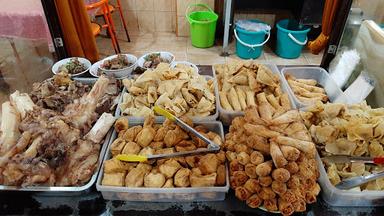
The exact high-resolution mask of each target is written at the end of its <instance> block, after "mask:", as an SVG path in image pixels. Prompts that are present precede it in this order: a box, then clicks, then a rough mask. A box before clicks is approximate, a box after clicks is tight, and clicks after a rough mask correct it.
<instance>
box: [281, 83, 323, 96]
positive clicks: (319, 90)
mask: <svg viewBox="0 0 384 216" xmlns="http://www.w3.org/2000/svg"><path fill="white" fill-rule="evenodd" d="M288 84H289V85H290V86H299V87H301V88H304V89H306V90H308V91H310V92H317V93H323V94H325V90H324V89H323V88H320V87H317V86H311V85H306V84H304V83H300V82H296V81H294V80H288Z"/></svg>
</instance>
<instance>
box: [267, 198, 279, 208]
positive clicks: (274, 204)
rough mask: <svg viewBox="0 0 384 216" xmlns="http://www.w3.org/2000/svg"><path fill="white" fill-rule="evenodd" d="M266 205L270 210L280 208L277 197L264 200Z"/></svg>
mask: <svg viewBox="0 0 384 216" xmlns="http://www.w3.org/2000/svg"><path fill="white" fill-rule="evenodd" d="M264 207H265V208H266V209H267V210H268V211H277V210H278V208H277V201H276V198H273V199H268V200H264Z"/></svg>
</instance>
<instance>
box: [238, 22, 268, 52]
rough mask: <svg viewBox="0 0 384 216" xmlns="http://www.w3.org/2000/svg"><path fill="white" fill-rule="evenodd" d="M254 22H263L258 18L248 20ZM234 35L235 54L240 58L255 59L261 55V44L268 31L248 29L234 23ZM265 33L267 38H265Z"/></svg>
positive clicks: (265, 41) (263, 42)
mask: <svg viewBox="0 0 384 216" xmlns="http://www.w3.org/2000/svg"><path fill="white" fill-rule="evenodd" d="M249 21H251V22H255V23H263V24H265V23H264V22H261V21H259V20H249ZM233 31H234V33H235V37H236V54H237V56H239V57H240V58H242V59H256V58H258V57H259V56H260V55H261V51H262V49H263V45H264V44H265V43H267V41H268V40H269V37H270V31H257V32H255V31H248V30H245V29H242V28H240V27H239V26H238V25H236V28H235V29H234V30H233ZM265 35H268V36H267V39H265Z"/></svg>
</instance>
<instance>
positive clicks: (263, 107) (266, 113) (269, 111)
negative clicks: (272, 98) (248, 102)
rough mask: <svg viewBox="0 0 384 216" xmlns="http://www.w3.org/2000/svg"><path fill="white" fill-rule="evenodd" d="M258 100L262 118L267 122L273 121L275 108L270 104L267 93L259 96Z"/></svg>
mask: <svg viewBox="0 0 384 216" xmlns="http://www.w3.org/2000/svg"><path fill="white" fill-rule="evenodd" d="M256 98H257V103H258V105H259V106H258V109H259V113H260V116H261V118H262V119H264V120H267V121H268V120H271V119H272V116H273V113H274V108H273V107H272V105H270V104H269V103H268V101H267V98H266V97H265V93H264V92H262V93H259V94H257V95H256Z"/></svg>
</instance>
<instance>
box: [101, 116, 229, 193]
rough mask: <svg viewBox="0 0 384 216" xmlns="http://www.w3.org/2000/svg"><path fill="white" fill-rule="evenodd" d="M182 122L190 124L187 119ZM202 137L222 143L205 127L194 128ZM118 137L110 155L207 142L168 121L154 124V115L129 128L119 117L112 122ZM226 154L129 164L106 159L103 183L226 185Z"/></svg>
mask: <svg viewBox="0 0 384 216" xmlns="http://www.w3.org/2000/svg"><path fill="white" fill-rule="evenodd" d="M184 121H185V122H187V123H188V124H189V125H191V126H193V124H192V121H191V120H190V119H187V118H184ZM194 128H195V129H196V130H197V131H199V132H200V133H202V134H203V135H204V136H205V137H207V138H209V139H211V140H212V141H214V142H215V143H217V144H219V145H222V140H221V137H220V136H219V135H218V134H216V133H214V132H211V131H208V130H207V129H206V128H205V127H204V126H201V125H198V126H195V127H194ZM115 130H116V131H117V132H118V134H119V135H118V138H117V139H116V140H115V141H114V142H113V143H112V144H111V154H112V156H116V155H117V154H139V155H151V154H168V153H174V152H180V151H191V150H195V149H198V148H206V147H207V144H206V143H205V142H204V141H202V140H201V139H199V138H197V137H196V136H194V135H191V134H189V133H188V132H185V131H184V130H183V129H181V128H180V127H179V126H177V125H176V124H174V123H173V122H171V121H169V120H165V121H164V123H163V124H162V125H159V124H155V123H154V118H153V117H148V118H146V120H145V122H144V125H143V126H141V125H138V126H133V127H128V120H127V119H126V118H124V117H121V118H120V119H119V120H117V121H116V123H115ZM224 164H225V153H224V151H220V152H219V153H217V154H211V153H209V154H200V155H193V156H187V157H177V158H170V159H160V160H156V161H149V162H146V163H128V162H122V161H119V160H117V159H116V158H114V157H113V158H112V159H109V160H107V161H105V162H104V177H103V180H102V185H108V186H120V187H121V186H125V187H151V188H153V187H155V188H173V187H213V186H223V185H225V184H226V180H225V179H226V171H225V165H224Z"/></svg>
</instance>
